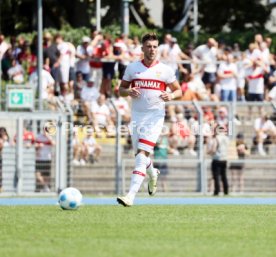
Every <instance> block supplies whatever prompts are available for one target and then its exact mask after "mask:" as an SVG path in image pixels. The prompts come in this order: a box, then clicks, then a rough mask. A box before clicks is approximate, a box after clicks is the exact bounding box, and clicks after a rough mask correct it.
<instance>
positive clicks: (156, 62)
mask: <svg viewBox="0 0 276 257" xmlns="http://www.w3.org/2000/svg"><path fill="white" fill-rule="evenodd" d="M141 63H142V64H143V65H144V66H146V67H147V68H151V67H153V66H155V65H156V64H158V63H159V61H155V62H153V63H152V64H151V65H150V66H148V65H146V64H145V59H143V60H142V61H141Z"/></svg>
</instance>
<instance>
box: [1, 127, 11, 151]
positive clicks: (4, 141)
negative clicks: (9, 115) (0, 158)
mask: <svg viewBox="0 0 276 257" xmlns="http://www.w3.org/2000/svg"><path fill="white" fill-rule="evenodd" d="M9 145H10V137H9V135H8V132H7V130H6V128H5V127H0V154H1V152H2V150H3V148H4V147H6V146H9Z"/></svg>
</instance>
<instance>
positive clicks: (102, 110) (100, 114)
mask: <svg viewBox="0 0 276 257" xmlns="http://www.w3.org/2000/svg"><path fill="white" fill-rule="evenodd" d="M91 113H92V123H93V126H94V128H95V131H96V133H97V136H99V137H100V136H101V134H100V133H101V129H104V130H105V131H107V134H108V136H114V123H113V122H112V120H111V117H110V109H109V107H108V105H107V103H106V97H105V95H104V94H101V95H100V96H99V98H98V100H97V102H93V103H92V105H91Z"/></svg>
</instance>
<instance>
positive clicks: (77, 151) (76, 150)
mask: <svg viewBox="0 0 276 257" xmlns="http://www.w3.org/2000/svg"><path fill="white" fill-rule="evenodd" d="M72 144H73V158H74V159H73V165H85V160H84V157H83V155H84V153H83V150H84V149H83V145H82V141H81V140H80V136H79V131H78V130H74V132H73V142H72Z"/></svg>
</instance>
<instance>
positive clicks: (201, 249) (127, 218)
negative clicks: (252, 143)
mask: <svg viewBox="0 0 276 257" xmlns="http://www.w3.org/2000/svg"><path fill="white" fill-rule="evenodd" d="M0 231H1V232H0V256H1V257H18V256H20V257H44V256H45V257H46V256H47V257H48V256H49V257H50V256H51V257H52V256H54V257H71V256H72V257H78V256H79V257H86V256H87V257H94V256H99V257H105V256H106V257H117V256H118V257H125V256H127V257H128V256H129V257H136V256H143V257H144V256H153V257H159V256H164V257H178V256H185V257H195V256H198V257H209V256H210V257H232V256H233V257H247V256H248V257H254V256H255V257H270V256H271V257H275V256H276V206H273V205H264V206H259V205H258V206H253V205H252V206H251V205H250V206H248V205H245V206H242V205H239V206H236V205H219V206H217V205H198V206H192V205H186V206H185V205H171V206H170V205H164V206H161V205H144V206H143V205H139V206H133V207H131V208H124V207H122V206H111V205H109V206H96V205H95V206H93V205H89V206H82V207H81V208H80V209H79V210H77V211H63V210H61V209H60V208H59V207H57V206H1V207H0Z"/></svg>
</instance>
